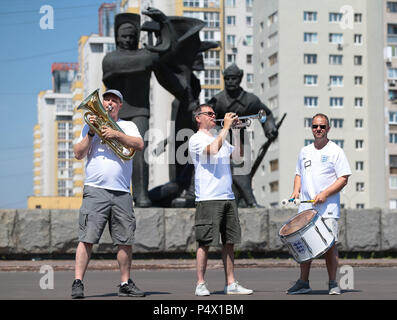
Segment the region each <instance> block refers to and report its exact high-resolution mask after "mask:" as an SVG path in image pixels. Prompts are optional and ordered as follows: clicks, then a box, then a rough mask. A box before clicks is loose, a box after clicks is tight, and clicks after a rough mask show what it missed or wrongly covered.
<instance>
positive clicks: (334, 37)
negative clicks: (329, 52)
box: [328, 33, 343, 44]
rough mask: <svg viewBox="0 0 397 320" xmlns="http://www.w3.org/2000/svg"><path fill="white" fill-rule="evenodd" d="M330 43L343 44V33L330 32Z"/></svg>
mask: <svg viewBox="0 0 397 320" xmlns="http://www.w3.org/2000/svg"><path fill="white" fill-rule="evenodd" d="M328 40H329V42H330V43H336V44H342V43H343V33H330V34H329V36H328Z"/></svg>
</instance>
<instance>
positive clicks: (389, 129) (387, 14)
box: [383, 0, 397, 209]
mask: <svg viewBox="0 0 397 320" xmlns="http://www.w3.org/2000/svg"><path fill="white" fill-rule="evenodd" d="M383 11H384V21H383V28H384V37H383V41H384V64H383V65H384V88H385V91H386V94H385V97H384V106H385V132H386V135H385V139H386V142H385V143H386V150H385V158H386V159H385V163H386V179H385V182H386V186H385V187H386V192H387V193H386V201H387V206H388V207H389V208H390V209H396V208H397V1H386V0H383Z"/></svg>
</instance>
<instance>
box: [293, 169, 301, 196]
mask: <svg viewBox="0 0 397 320" xmlns="http://www.w3.org/2000/svg"><path fill="white" fill-rule="evenodd" d="M300 192H301V176H300V175H295V179H294V191H293V192H292V194H291V199H299V194H300Z"/></svg>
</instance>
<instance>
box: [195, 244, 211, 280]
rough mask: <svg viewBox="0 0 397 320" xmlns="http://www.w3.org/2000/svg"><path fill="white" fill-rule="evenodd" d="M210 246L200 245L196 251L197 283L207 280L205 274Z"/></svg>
mask: <svg viewBox="0 0 397 320" xmlns="http://www.w3.org/2000/svg"><path fill="white" fill-rule="evenodd" d="M208 249H209V247H208V246H202V247H198V249H197V253H196V269H197V284H199V283H203V282H205V280H204V276H205V271H206V269H207V261H208Z"/></svg>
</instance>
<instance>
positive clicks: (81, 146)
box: [73, 134, 94, 160]
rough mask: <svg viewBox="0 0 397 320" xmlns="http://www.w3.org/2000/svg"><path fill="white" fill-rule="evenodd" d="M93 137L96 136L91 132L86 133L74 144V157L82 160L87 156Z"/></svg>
mask: <svg viewBox="0 0 397 320" xmlns="http://www.w3.org/2000/svg"><path fill="white" fill-rule="evenodd" d="M93 138H94V137H92V136H90V135H89V134H86V136H85V137H84V138H83V140H81V141H80V142H79V143H76V144H75V145H74V146H73V152H74V157H75V158H76V159H77V160H82V159H84V158H85V157H86V156H87V154H88V151H89V150H90V148H91V143H92V139H93Z"/></svg>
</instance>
